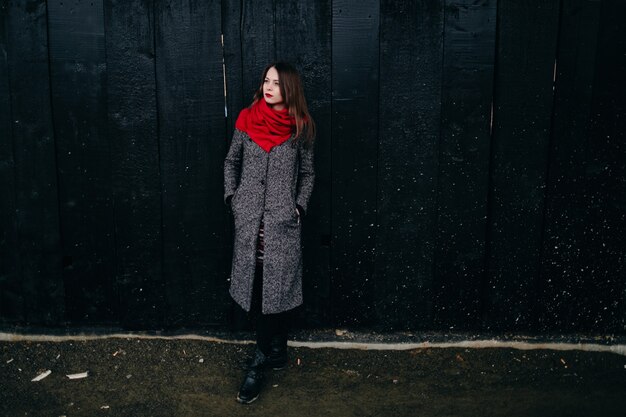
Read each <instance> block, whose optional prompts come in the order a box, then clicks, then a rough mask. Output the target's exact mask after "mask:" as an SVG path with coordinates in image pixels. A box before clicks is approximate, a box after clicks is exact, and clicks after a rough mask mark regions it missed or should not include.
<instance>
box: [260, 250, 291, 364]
mask: <svg viewBox="0 0 626 417" xmlns="http://www.w3.org/2000/svg"><path fill="white" fill-rule="evenodd" d="M262 298H263V263H262V262H257V264H256V270H255V273H254V284H253V287H252V305H251V307H250V314H251V315H252V318H253V319H256V343H257V346H258V348H259V349H261V352H263V353H264V354H266V355H269V353H270V350H271V347H272V343H274V344H286V343H287V333H288V331H289V320H290V312H289V311H285V312H283V313H276V314H263V313H262V312H261V300H262Z"/></svg>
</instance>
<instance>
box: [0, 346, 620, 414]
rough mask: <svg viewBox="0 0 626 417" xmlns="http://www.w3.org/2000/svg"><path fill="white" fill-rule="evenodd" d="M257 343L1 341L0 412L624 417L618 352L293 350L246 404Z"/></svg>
mask: <svg viewBox="0 0 626 417" xmlns="http://www.w3.org/2000/svg"><path fill="white" fill-rule="evenodd" d="M252 349H253V345H241V344H232V343H218V342H206V341H197V340H178V339H131V338H129V339H125V338H121V339H117V338H111V339H100V340H90V341H80V342H77V341H71V342H70V341H66V342H0V415H1V416H7V417H9V416H55V417H58V416H68V417H70V416H90V417H91V416H150V417H153V416H168V417H171V416H251V415H253V416H321V415H324V416H395V417H398V416H456V417H458V416H481V417H487V416H524V417H529V416H602V417H609V416H620V417H622V416H624V415H626V411H625V410H626V395H625V394H626V357H625V356H621V355H617V354H613V353H594V352H582V351H549V350H531V351H522V350H513V349H505V348H498V349H465V348H450V349H434V348H424V349H414V350H409V351H363V350H339V349H326V348H324V349H310V348H293V347H290V348H289V352H290V364H289V367H288V368H287V369H286V370H283V371H272V372H268V375H267V379H266V383H265V387H264V391H263V392H262V394H261V397H260V398H259V399H258V400H257V401H256V402H254V403H253V404H250V405H245V406H244V405H240V404H238V403H237V402H236V401H235V397H236V393H237V389H238V387H239V384H240V382H241V379H242V376H243V373H242V372H243V371H241V370H240V369H239V363H240V362H241V361H242V360H243V359H244V358H245V357H246V356H247V355H248V354H249V353H250V352H251V350H252ZM47 370H50V371H52V372H51V374H50V375H48V376H47V377H45V378H44V379H42V380H41V381H39V382H32V381H31V380H32V379H33V378H34V377H36V376H37V375H39V374H40V373H42V372H44V371H47ZM85 371H86V372H88V376H87V377H86V378H82V379H69V378H68V377H67V376H66V375H67V374H74V373H82V372H85Z"/></svg>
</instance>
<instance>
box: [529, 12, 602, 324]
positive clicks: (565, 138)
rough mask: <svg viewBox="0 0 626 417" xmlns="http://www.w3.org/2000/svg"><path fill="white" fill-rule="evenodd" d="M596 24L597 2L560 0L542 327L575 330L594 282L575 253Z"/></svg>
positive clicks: (579, 244) (580, 229)
mask: <svg viewBox="0 0 626 417" xmlns="http://www.w3.org/2000/svg"><path fill="white" fill-rule="evenodd" d="M599 27H600V2H599V1H589V0H576V1H567V2H563V4H562V10H561V24H560V33H559V50H558V54H557V67H556V90H555V105H554V116H553V125H552V132H553V133H552V143H551V149H550V160H549V166H548V181H547V191H546V203H545V205H546V213H545V226H544V228H545V230H544V243H543V256H542V259H543V262H542V274H541V285H540V287H539V291H540V306H541V307H540V310H539V326H540V327H539V328H540V330H542V331H561V332H570V331H576V330H579V326H578V324H577V323H578V321H579V319H580V314H581V313H582V312H584V307H583V306H584V305H585V304H586V303H588V296H589V294H588V292H589V289H590V286H593V285H595V284H594V283H593V282H595V279H596V277H592V276H590V273H589V272H590V271H589V270H588V269H586V268H585V263H584V261H582V259H581V255H582V253H583V252H585V251H587V250H588V249H587V248H585V246H584V243H583V242H585V230H586V226H585V223H586V222H587V221H589V212H588V206H587V203H588V197H587V187H588V184H587V182H586V174H585V171H586V165H587V163H588V162H587V161H588V159H587V146H588V143H589V135H590V117H591V111H592V109H591V103H592V95H593V84H594V72H595V61H596V50H597V45H598V30H599ZM583 283H586V285H583Z"/></svg>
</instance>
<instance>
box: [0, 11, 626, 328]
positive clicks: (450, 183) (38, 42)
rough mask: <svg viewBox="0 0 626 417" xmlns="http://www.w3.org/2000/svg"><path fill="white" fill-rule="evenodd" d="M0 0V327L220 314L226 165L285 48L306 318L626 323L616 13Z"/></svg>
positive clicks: (520, 324)
mask: <svg viewBox="0 0 626 417" xmlns="http://www.w3.org/2000/svg"><path fill="white" fill-rule="evenodd" d="M0 4H1V6H0V13H1V15H0V25H1V26H0V29H1V30H0V181H1V182H0V213H1V224H0V323H2V324H3V326H10V325H15V324H17V325H37V326H40V325H50V326H59V325H70V326H71V325H80V326H84V325H107V326H123V327H127V328H141V329H148V328H177V327H183V326H184V327H192V328H205V327H207V326H211V325H225V324H228V323H230V322H231V321H232V312H233V306H232V304H231V301H230V299H229V297H228V294H227V289H228V281H227V278H228V272H229V269H230V255H231V251H232V220H231V218H230V216H229V214H228V212H227V211H226V209H225V207H224V205H223V203H222V192H223V185H222V181H223V174H222V167H223V159H224V156H225V153H226V150H227V147H228V144H229V140H230V136H231V135H232V131H233V125H234V120H235V118H236V116H237V114H238V112H239V110H240V109H241V108H242V107H243V106H245V105H247V104H248V103H249V101H250V99H251V96H252V94H253V91H254V89H255V88H256V86H257V85H258V82H259V79H260V73H261V70H262V68H263V67H264V66H265V65H266V64H267V63H268V62H271V61H274V60H276V59H281V60H288V61H291V62H293V63H294V64H295V65H296V66H297V67H298V68H299V69H300V70H301V72H302V74H303V78H304V81H305V88H306V93H307V97H308V102H309V105H310V108H311V111H312V114H313V116H314V118H315V120H316V122H317V125H318V127H319V134H318V137H317V144H316V170H317V180H316V186H315V190H314V194H313V197H312V200H311V205H310V209H309V213H308V215H307V217H306V219H305V223H304V253H305V269H306V273H305V300H306V301H305V305H304V306H303V307H302V308H301V309H300V313H299V317H300V318H301V319H302V322H301V325H308V326H329V325H362V326H373V327H374V328H380V329H389V330H392V329H404V328H406V329H417V330H419V329H423V330H467V331H525V332H572V331H584V332H598V333H607V332H615V333H622V334H623V333H626V266H625V262H626V259H625V255H626V251H625V250H624V249H625V248H624V238H623V235H624V233H625V232H626V226H625V215H626V167H625V165H626V144H625V141H624V139H625V137H624V130H625V129H626V124H625V119H626V81H625V77H624V74H626V37H625V36H624V35H623V34H624V23H623V21H624V19H623V17H624V16H626V3H624V2H623V1H620V0H602V1H600V0H564V1H560V0H531V1H524V2H518V1H508V0H500V1H496V0H480V1H473V0H472V1H469V0H445V1H444V0H393V1H392V0H359V1H357V0H332V1H331V0H301V1H287V0H262V1H259V0H221V1H219V0H218V1H215V0H210V1H207V0H191V1H189V0H186V1H180V0H171V1H165V0H163V1H160V0H153V1H140V0H124V1H121V0H92V1H78V0H62V1H61V0H48V1H43V0H30V1H26V0H22V1H17V0H8V1H3V2H2V3H0ZM225 89H226V90H225ZM224 91H226V93H227V94H226V97H225V96H224ZM226 115H227V117H226Z"/></svg>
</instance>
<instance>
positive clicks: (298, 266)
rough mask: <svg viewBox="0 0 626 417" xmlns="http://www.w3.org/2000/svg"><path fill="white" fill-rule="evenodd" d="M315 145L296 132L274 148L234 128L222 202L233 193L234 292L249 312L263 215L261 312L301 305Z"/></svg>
mask: <svg viewBox="0 0 626 417" xmlns="http://www.w3.org/2000/svg"><path fill="white" fill-rule="evenodd" d="M313 148H314V147H313V144H310V145H307V144H306V143H305V141H304V140H298V141H295V142H294V140H293V136H292V137H291V138H290V139H288V140H286V141H285V142H283V143H282V144H280V145H278V146H274V147H273V148H272V149H271V150H270V152H266V151H265V150H263V149H262V148H261V147H260V146H259V145H257V144H256V143H255V142H253V141H252V139H250V137H249V136H248V134H247V133H245V132H242V131H240V130H238V129H235V133H234V135H233V139H232V142H231V144H230V148H229V150H228V154H227V155H226V159H225V161H224V201H225V202H227V201H228V197H229V196H231V195H232V199H231V208H232V213H233V217H234V222H235V238H234V247H233V260H232V269H231V275H230V295H231V296H232V297H233V299H234V300H235V301H236V302H237V304H239V305H240V306H241V307H242V308H243V309H244V310H246V311H250V305H251V301H252V284H253V280H254V273H255V266H256V245H257V237H258V232H259V226H260V224H261V220H262V219H263V225H264V226H263V227H264V235H263V242H264V253H263V294H262V312H263V314H274V313H280V312H283V311H287V310H291V309H292V308H295V307H297V306H299V305H300V304H302V247H301V241H300V234H301V226H302V222H301V221H300V219H299V216H298V215H297V212H296V205H299V206H300V207H302V208H303V209H304V210H305V211H306V210H307V204H308V202H309V197H310V196H311V192H312V191H313V182H314V179H315V172H314V166H313V165H314V163H313Z"/></svg>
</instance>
